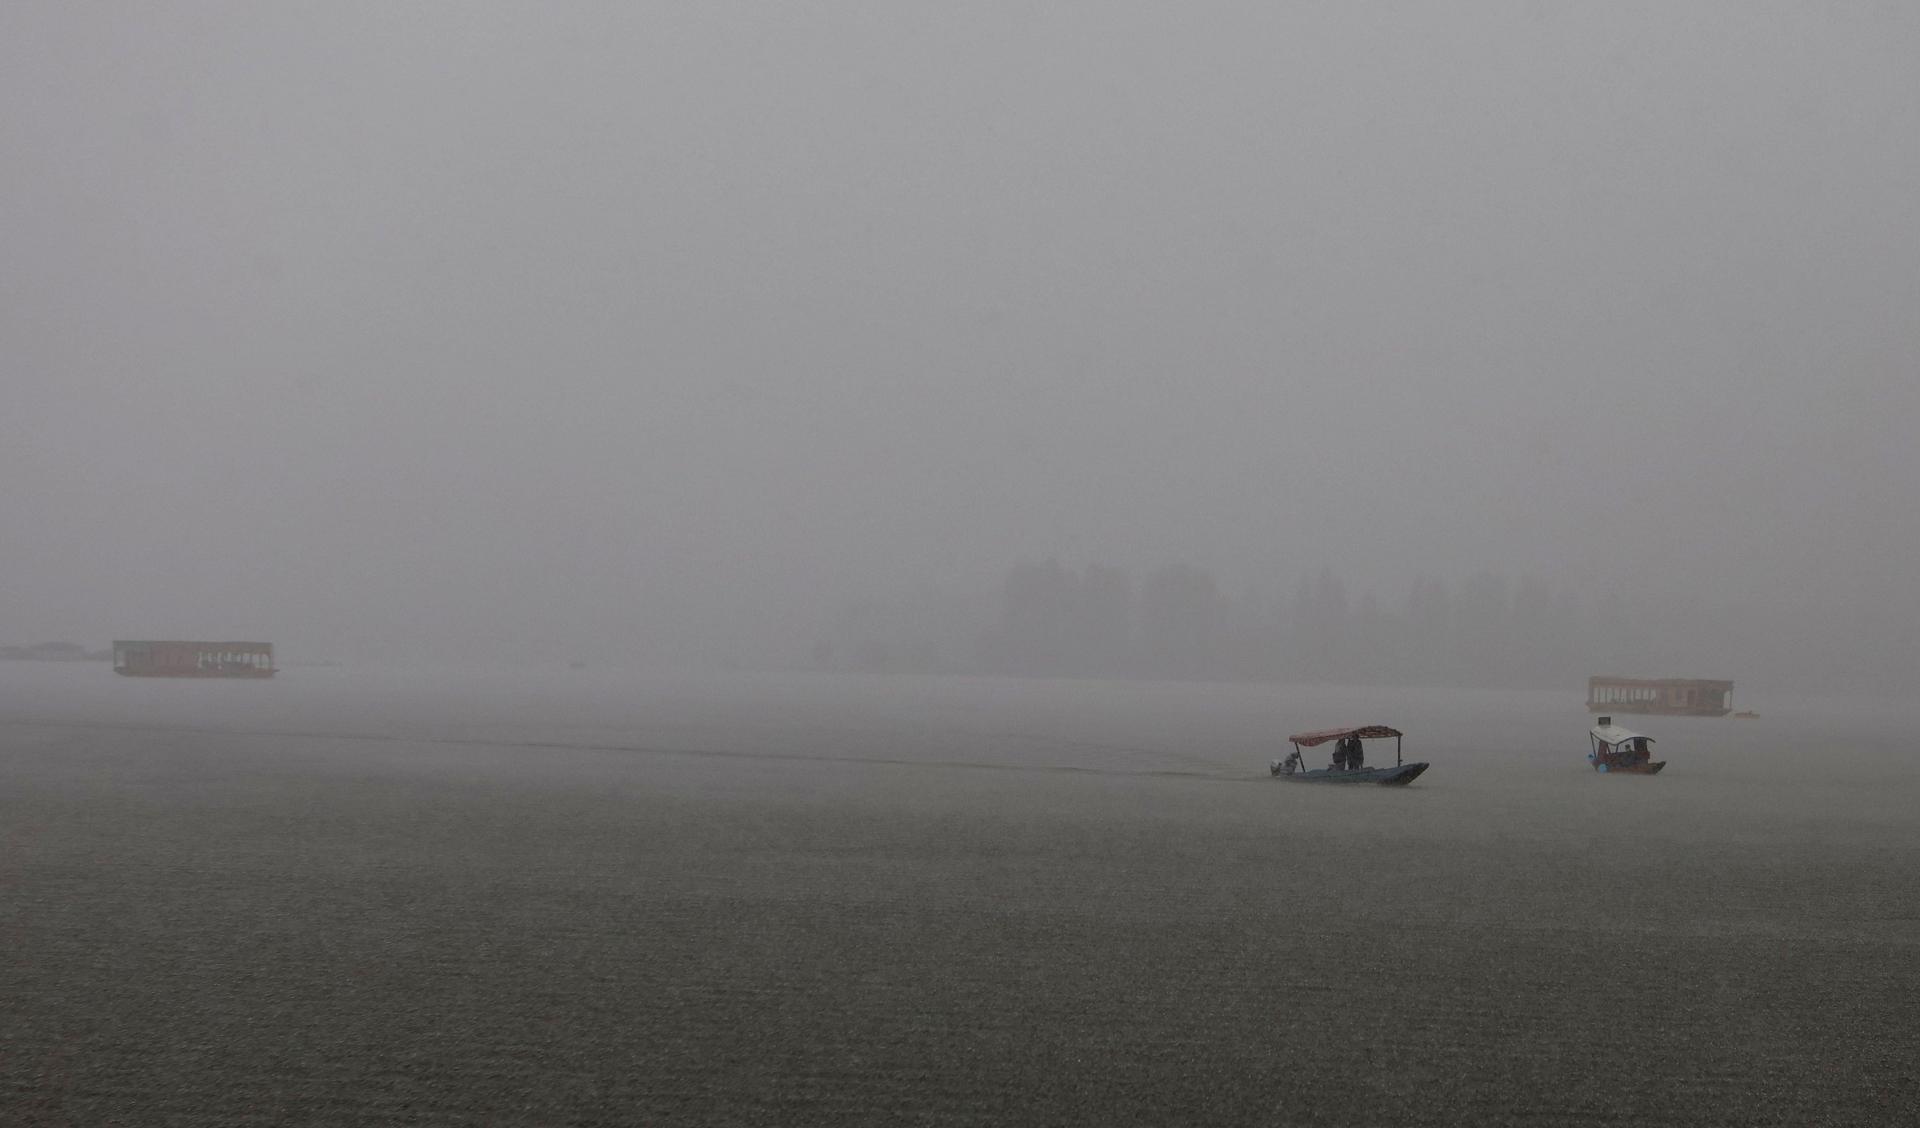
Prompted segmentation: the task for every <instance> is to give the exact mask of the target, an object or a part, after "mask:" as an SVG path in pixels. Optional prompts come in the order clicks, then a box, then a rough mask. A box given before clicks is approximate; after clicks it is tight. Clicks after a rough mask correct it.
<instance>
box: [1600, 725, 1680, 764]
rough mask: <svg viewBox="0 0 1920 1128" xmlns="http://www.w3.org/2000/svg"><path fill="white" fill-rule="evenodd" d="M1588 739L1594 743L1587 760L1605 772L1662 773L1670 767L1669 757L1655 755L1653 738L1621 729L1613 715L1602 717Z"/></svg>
mask: <svg viewBox="0 0 1920 1128" xmlns="http://www.w3.org/2000/svg"><path fill="white" fill-rule="evenodd" d="M1587 740H1588V741H1589V742H1590V743H1591V745H1592V747H1591V748H1589V749H1588V751H1587V762H1588V763H1589V764H1592V765H1593V770H1594V771H1596V772H1600V773H1602V774H1604V775H1613V774H1617V773H1621V772H1624V773H1626V774H1628V775H1658V774H1660V769H1661V768H1664V767H1666V766H1667V762H1666V761H1665V760H1656V759H1654V758H1653V738H1652V737H1650V736H1642V735H1640V734H1639V733H1637V732H1635V731H1633V730H1632V729H1624V728H1621V727H1620V726H1619V725H1616V724H1614V723H1613V718H1612V717H1601V718H1600V723H1599V724H1597V725H1594V726H1593V727H1592V728H1591V729H1588V730H1587Z"/></svg>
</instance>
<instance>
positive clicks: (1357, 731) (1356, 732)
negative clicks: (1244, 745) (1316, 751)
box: [1287, 725, 1400, 748]
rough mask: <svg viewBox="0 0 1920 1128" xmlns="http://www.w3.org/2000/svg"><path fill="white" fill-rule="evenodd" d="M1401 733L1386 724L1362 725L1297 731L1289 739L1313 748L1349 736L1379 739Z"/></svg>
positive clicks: (1362, 738)
mask: <svg viewBox="0 0 1920 1128" xmlns="http://www.w3.org/2000/svg"><path fill="white" fill-rule="evenodd" d="M1399 735H1400V730H1399V729H1391V728H1388V727H1387V726H1385V725H1361V726H1360V727H1359V728H1332V729H1315V730H1314V731H1313V732H1302V733H1295V734H1294V735H1293V736H1289V737H1288V738H1287V739H1288V740H1290V741H1292V742H1293V743H1295V744H1298V745H1299V746H1300V747H1302V748H1312V747H1313V746H1314V745H1316V744H1325V743H1326V742H1327V741H1329V740H1339V739H1341V738H1342V737H1347V736H1357V737H1359V738H1360V739H1361V740H1378V739H1380V738H1381V737H1384V736H1399Z"/></svg>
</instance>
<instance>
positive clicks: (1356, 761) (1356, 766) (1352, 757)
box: [1347, 736, 1367, 772]
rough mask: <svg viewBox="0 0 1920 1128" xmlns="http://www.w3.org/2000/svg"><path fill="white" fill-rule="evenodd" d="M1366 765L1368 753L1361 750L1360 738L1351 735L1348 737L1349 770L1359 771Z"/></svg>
mask: <svg viewBox="0 0 1920 1128" xmlns="http://www.w3.org/2000/svg"><path fill="white" fill-rule="evenodd" d="M1366 766H1367V754H1366V753H1365V752H1364V751H1362V750H1361V747H1360V738H1359V737H1357V736H1349V737H1348V738H1347V770H1348V771H1350V772H1357V771H1359V770H1361V769H1362V768H1364V767H1366Z"/></svg>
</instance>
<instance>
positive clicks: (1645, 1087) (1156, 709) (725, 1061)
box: [0, 662, 1920, 1125]
mask: <svg viewBox="0 0 1920 1128" xmlns="http://www.w3.org/2000/svg"><path fill="white" fill-rule="evenodd" d="M1743 704H1751V706H1752V707H1754V708H1757V709H1759V710H1760V711H1761V712H1762V714H1763V716H1762V717H1761V719H1759V720H1757V721H1747V720H1733V719H1676V718H1659V717H1626V716H1622V717H1620V718H1619V719H1620V720H1621V722H1622V723H1624V724H1626V725H1628V726H1630V727H1632V728H1635V729H1638V730H1640V731H1643V732H1646V733H1647V734H1649V735H1651V736H1653V737H1655V738H1656V740H1657V741H1658V743H1657V744H1656V756H1657V758H1665V759H1667V760H1668V761H1669V766H1668V768H1667V770H1666V771H1665V773H1664V774H1662V775H1660V776H1658V777H1652V778H1646V777H1618V776H1615V777H1603V776H1598V775H1596V774H1595V773H1594V772H1593V771H1592V770H1591V769H1590V768H1589V766H1588V765H1587V763H1586V761H1585V753H1586V748H1587V740H1586V736H1585V731H1586V728H1587V726H1588V724H1589V723H1590V717H1589V715H1588V714H1587V712H1586V710H1585V707H1584V702H1583V698H1582V695H1581V693H1580V692H1578V691H1577V690H1575V691H1570V692H1566V693H1541V692H1514V693H1495V692H1465V691H1431V690H1393V689H1355V688H1339V687H1271V686H1241V685H1189V684H1157V683H1121V682H1073V681H1031V682H1020V681H996V680H983V679H961V678H954V679H920V678H870V679H869V678H851V677H825V676H822V677H807V676H788V677H761V676H746V675H740V676H733V677H680V678H672V677H662V676H658V675H641V674H632V673H623V672H620V671H614V670H602V669H590V670H582V671H493V672H478V671H466V672H447V671H440V672H436V671H421V670H372V669H357V668H313V669H303V668H296V669H291V670H288V671H285V672H284V673H283V674H282V675H281V676H280V677H278V678H276V679H274V680H273V681H271V682H259V683H249V682H219V681H207V682H192V681H162V680H145V679H123V678H117V677H114V676H113V675H112V674H111V673H110V672H109V671H108V670H107V669H106V668H105V667H104V666H100V665H97V664H92V663H87V664H75V665H57V664H38V663H25V662H9V663H0V834H3V835H4V838H0V850H3V852H0V893H3V894H4V896H3V898H0V939H3V940H4V943H3V944H0V947H4V948H5V949H6V950H7V953H8V954H7V956H6V958H5V960H4V961H0V988H4V990H3V991H0V999H3V1000H4V1002H0V1121H15V1122H36V1121H38V1122H49V1123H59V1122H71V1123H86V1124H95V1123H112V1122H123V1123H167V1122H177V1123H193V1124H246V1123H269V1122H272V1123H284V1122H289V1121H293V1122H301V1121H305V1122H323V1121H355V1122H370V1121H371V1122H379V1121H405V1122H409V1123H428V1124H437V1123H446V1124H453V1123H468V1122H473V1121H475V1120H484V1121H487V1122H491V1123H525V1124H555V1123H608V1124H615V1123H674V1124H685V1123H696V1124H699V1123H711V1124H742V1123H768V1124H772V1123H783V1124H791V1123H809V1122H810V1123H833V1124H842V1123H899V1122H902V1121H911V1122H923V1123H925V1122H940V1123H982V1122H993V1123H1004V1122H1008V1121H1033V1122H1045V1123H1086V1124H1096V1123H1098V1124H1106V1123H1141V1124H1169V1123H1228V1122H1260V1123H1300V1122H1315V1123H1330V1124H1387V1123H1407V1124H1423V1123H1433V1124H1543V1123H1547V1124H1592V1123H1621V1124H1679V1123H1689V1124H1692V1123H1725V1124H1762V1123H1765V1124H1795V1125H1798V1124H1814V1123H1832V1124H1855V1123H1859V1124H1873V1123H1887V1124H1893V1123H1909V1122H1911V1121H1913V1120H1914V1118H1915V1117H1916V1115H1920V1080H1917V1079H1916V1078H1917V1074H1916V1067H1915V1065H1914V1062H1915V1060H1916V1059H1920V1037H1917V1036H1916V1033H1915V1031H1916V1020H1920V1002H1916V1000H1920V972H1917V971H1916V966H1917V965H1920V960H1916V957H1917V956H1920V907H1917V906H1920V876H1917V875H1920V866H1917V865H1916V862H1920V770H1917V769H1916V760H1915V757H1914V755H1913V750H1912V747H1911V741H1910V740H1909V739H1908V737H1907V735H1906V731H1905V730H1906V727H1907V725H1908V724H1909V717H1908V716H1907V713H1906V710H1905V709H1904V707H1903V703H1899V702H1884V701H1882V702H1859V701H1855V702H1845V701H1833V700H1816V699H1807V700H1789V699H1779V700H1767V701H1755V702H1748V703H1743ZM1345 723H1385V724H1391V725H1394V726H1395V727H1398V728H1401V729H1403V730H1405V731H1406V732H1407V733H1408V737H1407V742H1406V748H1405V753H1406V756H1407V758H1408V759H1419V760H1425V761H1428V762H1430V763H1431V764H1432V768H1431V769H1430V770H1429V771H1428V772H1427V773H1426V774H1425V775H1424V776H1422V777H1421V778H1420V779H1419V780H1418V781H1417V782H1416V783H1415V784H1414V785H1413V786H1411V787H1408V788H1404V789H1384V788H1326V787H1307V786H1300V785H1294V784H1288V783H1284V782H1280V781H1276V780H1273V779H1271V778H1270V777H1269V775H1268V772H1267V767H1266V765H1267V762H1268V760H1270V759H1273V758H1276V757H1278V756H1279V755H1281V754H1282V753H1283V752H1284V751H1285V750H1286V749H1287V746H1286V744H1285V741H1284V736H1285V734H1286V733H1288V732H1293V731H1299V730H1303V729H1309V728H1321V727H1327V726H1331V725H1337V724H1345ZM1327 752H1328V749H1327V748H1325V747H1323V748H1321V749H1318V750H1314V751H1313V752H1312V753H1310V757H1314V758H1317V762H1322V763H1323V762H1324V761H1325V759H1326V754H1327ZM1383 754H1384V756H1385V757H1386V758H1387V759H1388V760H1390V759H1391V757H1392V755H1393V752H1392V748H1391V744H1390V743H1389V744H1387V745H1384V746H1383V745H1380V744H1374V745H1370V746H1369V760H1370V762H1374V763H1378V762H1381V760H1382V756H1383Z"/></svg>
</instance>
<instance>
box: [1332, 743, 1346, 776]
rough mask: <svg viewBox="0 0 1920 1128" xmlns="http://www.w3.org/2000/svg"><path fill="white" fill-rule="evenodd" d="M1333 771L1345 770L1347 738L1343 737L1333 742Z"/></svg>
mask: <svg viewBox="0 0 1920 1128" xmlns="http://www.w3.org/2000/svg"><path fill="white" fill-rule="evenodd" d="M1333 770H1334V771H1336V772H1344V771H1346V770H1347V738H1346V737H1344V736H1343V737H1341V738H1340V739H1339V740H1336V741H1334V742H1333Z"/></svg>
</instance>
